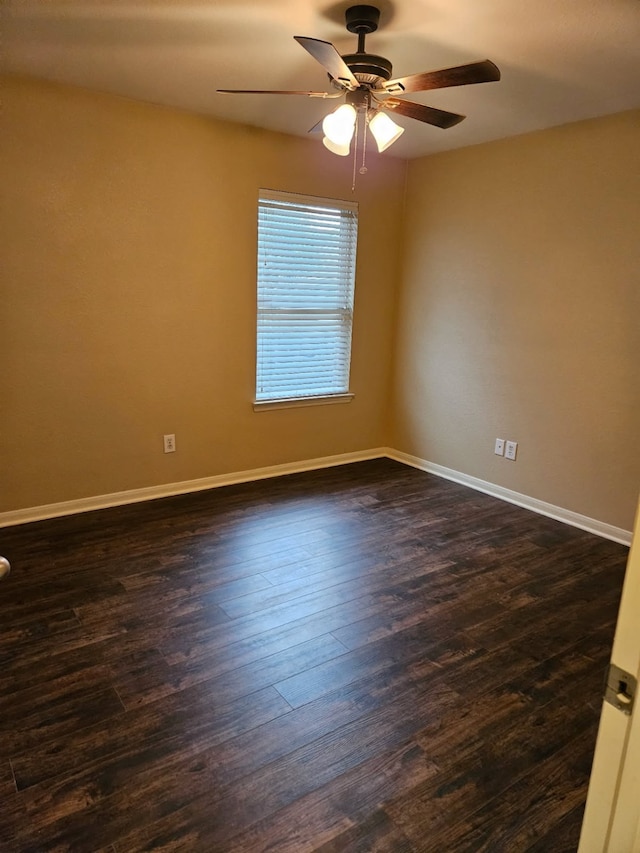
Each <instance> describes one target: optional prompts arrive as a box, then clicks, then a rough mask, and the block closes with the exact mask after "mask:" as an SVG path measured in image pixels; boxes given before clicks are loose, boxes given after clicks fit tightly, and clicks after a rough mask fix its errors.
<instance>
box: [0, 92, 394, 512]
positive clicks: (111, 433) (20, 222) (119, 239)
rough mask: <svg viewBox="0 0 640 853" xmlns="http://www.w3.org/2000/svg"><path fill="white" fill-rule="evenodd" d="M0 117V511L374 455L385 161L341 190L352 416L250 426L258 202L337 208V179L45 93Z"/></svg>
mask: <svg viewBox="0 0 640 853" xmlns="http://www.w3.org/2000/svg"><path fill="white" fill-rule="evenodd" d="M2 101H3V109H2V114H1V116H2V117H1V122H2V128H1V129H0V140H1V142H0V145H1V146H2V151H1V154H0V186H2V194H1V196H2V201H1V205H2V207H1V209H0V231H1V233H2V237H3V246H2V249H1V257H2V264H3V271H2V277H1V282H0V288H1V293H0V303H1V305H2V311H1V317H0V324H1V325H0V354H1V358H2V373H1V376H2V381H1V388H0V398H1V401H2V403H1V405H2V419H1V421H2V422H1V424H0V472H1V474H0V478H1V488H0V511H7V510H15V509H20V508H24V507H30V506H38V505H41V504H46V503H51V502H58V501H65V500H71V499H76V498H83V497H88V496H94V495H100V494H106V493H110V492H115V491H121V490H127V489H134V488H139V487H144V486H153V485H157V484H163V483H172V482H177V481H182V480H190V479H193V478H199V477H207V476H210V475H215V474H224V473H228V472H235V471H242V470H247V469H251V468H255V467H261V466H268V465H274V464H278V463H284V462H293V461H297V460H304V459H309V458H315V457H319V456H325V455H330V454H335V453H346V452H350V451H357V450H361V449H368V448H372V447H376V446H379V445H381V444H384V443H385V442H386V439H387V436H388V394H389V380H390V362H391V347H392V321H393V312H394V300H395V296H394V285H395V278H396V275H397V266H398V251H399V249H398V248H397V247H398V246H399V245H400V239H399V235H400V227H401V212H402V201H403V192H404V171H405V165H404V163H403V162H402V161H398V160H393V159H390V158H386V159H385V160H384V168H382V167H381V165H380V162H381V161H378V163H376V158H375V156H374V155H373V154H372V155H371V160H370V163H369V165H370V169H369V173H368V174H367V176H366V178H360V179H359V181H358V188H357V191H356V194H355V198H356V199H357V200H359V201H360V203H361V208H360V210H361V213H360V242H359V250H358V269H357V281H356V320H355V327H354V341H353V361H352V390H353V391H355V394H356V396H355V400H354V401H353V402H352V403H350V404H347V405H334V406H323V407H314V408H304V409H293V410H280V411H271V412H260V413H254V412H253V410H252V405H251V403H252V399H253V392H254V357H255V356H254V353H255V344H254V335H255V263H256V245H255V244H256V200H257V192H258V189H259V187H261V186H262V187H270V188H276V189H281V190H287V191H293V192H302V193H309V194H317V195H328V196H333V197H344V198H352V195H351V163H350V162H346V161H345V160H342V159H340V160H338V158H336V157H334V156H333V155H331V154H329V153H328V152H326V151H325V150H324V148H322V146H321V145H318V144H317V142H310V141H307V140H304V139H293V138H289V137H285V136H279V135H276V134H273V133H268V132H262V131H258V130H252V129H250V128H245V127H239V126H235V125H231V124H223V123H216V122H213V121H208V120H205V119H204V118H200V117H197V116H191V115H187V114H184V113H180V112H177V111H172V110H168V109H164V108H160V107H154V106H150V105H143V104H138V103H134V102H131V101H127V100H123V99H118V98H113V97H110V96H103V95H96V94H90V93H88V92H83V91H80V90H76V89H72V88H67V87H63V86H55V85H48V84H40V83H35V82H29V81H27V80H18V79H7V80H5V81H4V83H3V86H2ZM164 433H175V434H176V443H177V448H178V450H177V452H176V453H175V454H172V455H165V454H164V453H163V452H162V435H163V434H164Z"/></svg>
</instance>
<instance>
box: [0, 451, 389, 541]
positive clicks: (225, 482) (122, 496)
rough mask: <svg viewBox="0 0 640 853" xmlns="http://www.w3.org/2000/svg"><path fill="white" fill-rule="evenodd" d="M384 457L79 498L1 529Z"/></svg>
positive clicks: (361, 455) (11, 515)
mask: <svg viewBox="0 0 640 853" xmlns="http://www.w3.org/2000/svg"><path fill="white" fill-rule="evenodd" d="M382 456H386V448H378V449H377V450H376V449H373V450H362V451H356V452H355V453H340V454H338V455H336V456H322V457H319V458H318V459H306V460H304V461H302V462H286V463H284V464H282V465H269V466H267V467H266V468H253V469H251V470H249V471H237V472H234V473H232V474H217V475H215V476H213V477H202V478H201V479H198V480H184V481H183V482H181V483H165V484H163V485H161V486H148V487H145V488H142V489H130V490H129V491H126V492H113V493H111V494H108V495H96V496H95V497H91V498H79V499H78V500H73V501H63V502H62V503H54V504H45V505H43V506H35V507H28V508H26V509H17V510H11V511H9V512H2V513H0V527H10V526H12V525H14V524H28V523H29V522H31V521H44V520H45V519H47V518H58V517H60V516H63V515H75V514H76V513H79V512H91V511H92V510H94V509H106V508H107V507H110V506H123V505H124V504H133V503H141V502H143V501H152V500H155V499H156V498H169V497H172V496H174V495H184V494H188V493H189V492H201V491H204V490H205V489H217V488H220V487H221V486H232V485H233V484H234V483H247V482H250V481H252V480H266V479H268V478H269V477H283V476H284V475H285V474H298V473H300V472H302V471H315V470H318V469H320V468H332V467H334V466H336V465H348V464H349V463H350V462H363V461H365V460H367V459H379V458H380V457H382Z"/></svg>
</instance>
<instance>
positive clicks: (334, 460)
mask: <svg viewBox="0 0 640 853" xmlns="http://www.w3.org/2000/svg"><path fill="white" fill-rule="evenodd" d="M381 457H388V458H389V459H394V460H395V461H396V462H402V463H404V464H405V465H410V466H411V467H412V468H419V469H420V470H421V471H426V472H428V473H429V474H435V475H436V476H437V477H443V478H444V479H446V480H452V481H453V482H454V483H460V485H462V486H468V487H469V488H470V489H475V490H476V491H478V492H484V493H485V494H487V495H491V496H492V497H495V498H499V499H500V500H503V501H507V503H512V504H516V505H517V506H521V507H524V509H529V510H532V511H533V512H537V513H539V514H540V515H546V516H548V517H549V518H553V519H555V520H556V521H562V522H564V523H565V524H570V525H571V526H572V527H579V528H580V529H581V530H586V531H588V532H589V533H594V534H595V535H596V536H602V537H603V538H604V539H612V540H613V541H614V542H619V543H621V544H622V545H630V544H631V531H630V530H623V529H622V528H621V527H614V526H613V525H612V524H605V523H604V522H603V521H598V520H597V519H595V518H589V517H588V516H586V515H580V514H579V513H577V512H572V511H571V510H568V509H563V508H562V507H559V506H554V504H550V503H546V501H540V500H538V499H537V498H531V497H529V496H528V495H522V494H520V493H519V492H514V491H512V490H511V489H505V488H504V487H502V486H497V485H495V483H489V482H487V481H486V480H480V479H478V478H477V477H471V476H470V475H469V474H463V473H462V472H460V471H454V470H453V469H452V468H445V467H444V466H443V465H436V463H435V462H428V461H427V460H426V459H420V458H418V457H417V456H410V455H409V454H407V453H401V452H400V451H398V450H394V449H393V448H391V447H378V448H374V449H371V450H361V451H357V452H355V453H340V454H338V455H335V456H323V457H319V458H317V459H307V460H304V461H302V462H287V463H285V464H283V465H269V466H267V467H265V468H253V469H251V470H248V471H238V472H235V473H232V474H217V475H215V476H212V477H202V478H201V479H198V480H184V481H183V482H180V483H166V484H163V485H161V486H148V487H146V488H142V489H131V490H129V491H126V492H113V493H112V494H108V495H97V496H95V497H91V498H79V499H78V500H73V501H63V502H62V503H54V504H46V505H44V506H36V507H28V508H26V509H18V510H11V511H9V512H3V513H0V527H10V526H12V525H14V524H28V523H29V522H31V521H43V520H44V519H47V518H58V517H60V516H63V515H75V514H76V513H80V512H91V511H92V510H95V509H106V508H107V507H111V506H123V505H125V504H131V503H141V502H142V501H150V500H155V499H156V498H168V497H172V496H173V495H184V494H188V493H189V492H199V491H204V490H205V489H217V488H220V487H221V486H231V485H233V484H234V483H247V482H250V481H252V480H264V479H267V478H269V477H282V476H284V475H286V474H297V473H300V472H302V471H315V470H318V469H320V468H332V467H334V466H336V465H348V464H349V463H350V462H363V461H365V460H367V459H379V458H381Z"/></svg>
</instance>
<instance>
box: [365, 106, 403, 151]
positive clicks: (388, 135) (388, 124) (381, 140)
mask: <svg viewBox="0 0 640 853" xmlns="http://www.w3.org/2000/svg"><path fill="white" fill-rule="evenodd" d="M369 129H370V130H371V133H372V134H373V137H374V139H375V141H376V145H377V146H378V151H380V153H382V152H383V151H386V149H387V148H388V147H389V146H390V145H393V143H394V142H395V141H396V139H399V138H400V137H401V136H402V134H403V133H404V127H400V125H399V124H396V123H395V121H393V119H390V118H389V116H388V115H387V114H386V113H380V112H377V113H376V114H375V115H374V117H373V118H372V119H371V121H370V122H369Z"/></svg>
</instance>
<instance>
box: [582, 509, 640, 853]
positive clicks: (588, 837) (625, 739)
mask: <svg viewBox="0 0 640 853" xmlns="http://www.w3.org/2000/svg"><path fill="white" fill-rule="evenodd" d="M611 661H612V663H614V664H616V665H617V666H619V667H620V668H621V669H622V670H625V671H626V672H628V673H630V674H632V675H634V676H636V678H637V679H638V680H640V504H639V505H638V512H637V514H636V526H635V531H634V536H633V542H632V545H631V552H630V554H629V562H628V565H627V572H626V576H625V580H624V586H623V589H622V600H621V603H620V613H619V614H618V625H617V628H616V634H615V638H614V641H613V651H612V654H611ZM578 853H640V698H639V697H638V696H637V695H636V697H635V702H634V707H633V711H632V714H631V715H630V716H629V715H628V714H625V713H623V712H622V711H620V710H618V709H617V708H614V706H613V705H610V704H609V703H608V702H604V703H603V705H602V716H601V718H600V728H599V730H598V740H597V743H596V751H595V755H594V759H593V768H592V770H591V780H590V782H589V793H588V796H587V805H586V809H585V814H584V820H583V823H582V833H581V836H580V846H579V848H578Z"/></svg>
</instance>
